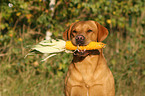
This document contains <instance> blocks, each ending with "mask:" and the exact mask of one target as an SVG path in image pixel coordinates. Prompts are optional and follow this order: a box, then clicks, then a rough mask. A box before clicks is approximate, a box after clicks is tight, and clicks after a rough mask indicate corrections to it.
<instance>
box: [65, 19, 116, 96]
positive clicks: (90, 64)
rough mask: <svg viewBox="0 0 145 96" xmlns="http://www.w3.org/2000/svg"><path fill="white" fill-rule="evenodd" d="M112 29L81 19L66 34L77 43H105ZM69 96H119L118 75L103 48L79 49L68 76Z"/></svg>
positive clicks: (67, 87)
mask: <svg viewBox="0 0 145 96" xmlns="http://www.w3.org/2000/svg"><path fill="white" fill-rule="evenodd" d="M107 35H108V30H107V29H106V28H105V27H103V26H102V25H100V24H99V23H97V22H95V21H79V22H76V23H73V24H71V25H70V27H69V29H68V30H66V31H65V32H64V34H63V38H64V40H71V42H72V43H73V44H74V45H75V46H77V45H80V46H85V45H87V44H89V43H90V42H91V41H97V42H101V41H103V40H104V39H105V38H106V37H107ZM65 95H66V96H115V88H114V78H113V75H112V73H111V71H110V69H109V68H108V66H107V63H106V60H105V58H104V56H103V50H102V49H98V50H83V51H82V50H81V51H79V50H78V51H75V52H74V56H73V60H72V63H71V64H70V66H69V69H68V72H67V76H66V78H65Z"/></svg>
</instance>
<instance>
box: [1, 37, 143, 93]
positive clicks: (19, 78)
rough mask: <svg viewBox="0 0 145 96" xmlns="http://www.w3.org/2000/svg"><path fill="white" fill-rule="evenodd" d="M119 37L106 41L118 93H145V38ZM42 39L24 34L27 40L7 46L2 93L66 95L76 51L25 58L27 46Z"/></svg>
mask: <svg viewBox="0 0 145 96" xmlns="http://www.w3.org/2000/svg"><path fill="white" fill-rule="evenodd" d="M135 38H136V39H138V40H141V41H140V42H141V43H139V45H138V42H132V40H134V39H135ZM142 38H143V37H142ZM117 39H118V38H117V37H116V35H115V34H113V35H112V34H110V35H109V36H108V38H107V39H106V40H105V41H104V42H105V43H106V44H107V47H106V48H105V49H104V54H105V57H106V60H107V63H108V66H109V68H110V69H111V71H112V73H113V75H114V78H115V89H116V96H144V95H145V92H144V89H145V83H144V81H145V78H144V75H145V71H144V69H145V68H144V64H145V60H144V48H145V45H144V43H145V41H144V39H141V38H137V37H134V38H130V39H129V40H128V41H126V39H124V38H123V37H121V38H119V40H117ZM11 41H13V40H11ZM30 41H31V42H30ZM38 41H39V40H36V41H35V40H34V39H32V38H28V40H27V39H25V37H24V38H23V41H21V42H15V44H14V43H12V42H10V43H9V45H7V46H6V47H7V48H8V49H7V53H6V55H5V56H1V57H0V62H1V63H0V96H64V93H63V92H64V77H65V74H66V71H67V68H68V65H69V63H70V62H71V59H72V55H70V54H65V53H61V54H58V55H57V56H55V57H52V58H50V59H48V60H47V61H46V62H41V59H42V58H43V57H44V55H42V54H40V55H34V56H28V57H27V58H25V59H24V56H25V55H26V54H27V53H28V51H29V48H26V46H27V45H34V44H36V43H38ZM35 42H36V43H35ZM132 43H135V44H132Z"/></svg>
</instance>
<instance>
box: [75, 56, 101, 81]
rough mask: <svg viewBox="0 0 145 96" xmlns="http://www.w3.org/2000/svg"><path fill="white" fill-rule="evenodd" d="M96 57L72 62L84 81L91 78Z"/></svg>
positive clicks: (95, 64)
mask: <svg viewBox="0 0 145 96" xmlns="http://www.w3.org/2000/svg"><path fill="white" fill-rule="evenodd" d="M97 61H98V58H96V57H87V58H86V59H84V60H83V61H82V62H77V63H74V64H75V65H74V66H75V68H76V70H77V71H78V75H79V76H81V77H82V78H81V79H82V80H83V81H84V82H89V81H90V80H93V79H94V78H93V77H94V73H95V69H96V66H97Z"/></svg>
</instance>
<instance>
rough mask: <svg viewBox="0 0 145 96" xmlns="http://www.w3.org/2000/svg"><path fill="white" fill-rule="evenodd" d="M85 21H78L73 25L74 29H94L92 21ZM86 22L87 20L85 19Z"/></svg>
mask: <svg viewBox="0 0 145 96" xmlns="http://www.w3.org/2000/svg"><path fill="white" fill-rule="evenodd" d="M84 22H85V21H82V22H80V23H79V22H78V23H76V24H75V25H74V26H73V30H75V31H86V30H96V28H97V27H96V25H95V24H94V23H93V22H88V23H84ZM86 22H87V21H86Z"/></svg>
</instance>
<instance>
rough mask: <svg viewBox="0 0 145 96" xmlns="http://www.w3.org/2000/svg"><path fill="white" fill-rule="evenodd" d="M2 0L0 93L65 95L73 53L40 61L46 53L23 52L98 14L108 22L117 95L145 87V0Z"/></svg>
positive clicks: (136, 95)
mask: <svg viewBox="0 0 145 96" xmlns="http://www.w3.org/2000/svg"><path fill="white" fill-rule="evenodd" d="M49 3H50V1H49V0H48V1H47V0H1V1H0V70H1V71H0V86H1V87H0V95H1V96H9V95H13V96H17V95H21V96H26V95H28V96H29V95H31V96H56V95H57V96H63V90H64V89H63V84H64V77H65V73H66V71H67V68H68V65H69V63H70V62H71V60H72V55H71V54H63V53H61V54H59V55H58V56H55V57H52V58H50V59H49V60H47V62H41V59H42V58H44V57H45V55H43V54H39V55H35V56H29V57H27V58H25V59H24V56H25V55H26V54H27V53H28V52H29V48H30V47H31V45H35V44H36V43H38V42H39V41H41V40H43V39H44V38H45V33H46V31H47V30H50V31H52V33H53V35H52V38H62V33H63V32H64V31H65V30H66V28H67V27H68V26H69V25H70V24H71V23H72V22H75V21H78V20H94V21H97V22H99V23H100V24H102V25H103V26H105V27H107V29H108V30H109V32H110V34H109V36H108V38H107V39H106V40H105V41H104V42H105V43H106V44H107V45H108V46H107V47H106V48H105V49H104V54H105V57H106V59H107V61H108V66H109V68H110V69H111V71H112V73H113V75H114V78H115V82H116V85H115V87H116V96H144V95H145V93H144V91H143V89H145V82H144V81H145V78H144V77H145V66H144V64H145V60H144V58H145V56H144V51H145V18H144V17H145V11H144V10H145V1H144V0H98V1H96V0H56V4H55V5H54V8H55V11H54V15H53V16H52V15H51V14H52V11H51V10H50V6H49Z"/></svg>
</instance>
